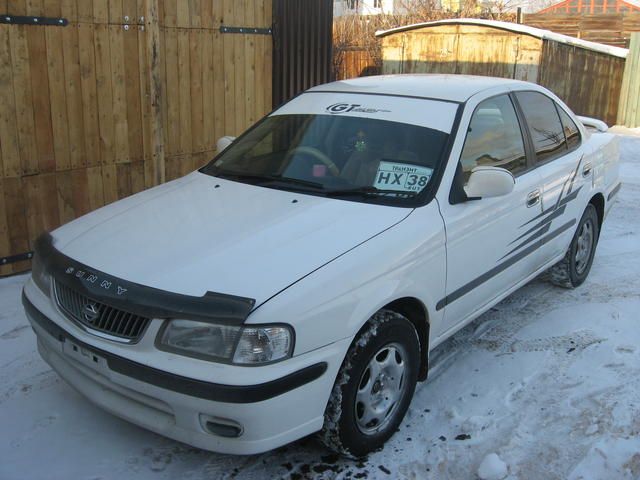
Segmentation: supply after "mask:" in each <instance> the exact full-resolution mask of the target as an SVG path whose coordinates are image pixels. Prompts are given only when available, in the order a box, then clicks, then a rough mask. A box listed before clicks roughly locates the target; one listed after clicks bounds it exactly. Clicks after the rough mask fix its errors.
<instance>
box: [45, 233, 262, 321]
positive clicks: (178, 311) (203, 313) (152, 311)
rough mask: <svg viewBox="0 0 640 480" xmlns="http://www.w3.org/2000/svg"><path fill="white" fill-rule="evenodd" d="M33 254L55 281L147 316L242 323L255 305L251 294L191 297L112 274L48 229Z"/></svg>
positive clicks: (110, 303) (122, 308) (111, 304)
mask: <svg viewBox="0 0 640 480" xmlns="http://www.w3.org/2000/svg"><path fill="white" fill-rule="evenodd" d="M35 255H36V257H37V261H39V262H40V263H41V265H42V266H43V268H45V269H46V271H47V273H49V274H50V275H51V276H52V277H53V279H54V280H55V281H56V282H58V283H61V284H64V285H66V286H67V287H69V288H71V289H73V290H75V291H77V292H78V293H81V294H82V295H85V296H86V297H89V298H91V299H93V300H96V301H99V302H101V303H105V304H108V305H110V306H112V307H115V308H119V309H121V310H125V311H127V312H131V313H135V314H137V315H142V316H145V317H148V318H185V319H192V320H209V321H215V322H216V323H224V324H228V325H241V324H243V323H244V321H245V320H246V319H247V317H248V316H249V313H250V312H251V310H252V309H253V307H254V305H255V300H254V299H252V298H245V297H238V296H235V295H226V294H223V293H215V292H207V293H205V294H204V295H203V296H202V297H194V296H191V295H183V294H180V293H175V292H168V291H165V290H160V289H158V288H153V287H148V286H145V285H140V284H138V283H134V282H130V281H128V280H124V279H121V278H117V277H114V276H112V275H109V274H107V273H104V272H101V271H99V270H96V269H95V268H92V267H90V266H88V265H84V264H83V263H80V262H78V261H76V260H74V259H72V258H70V257H68V256H66V255H65V254H63V253H62V252H60V251H59V250H58V249H56V248H55V246H54V245H53V237H52V236H51V234H49V233H45V234H43V235H41V236H40V237H39V238H38V239H37V240H36V244H35Z"/></svg>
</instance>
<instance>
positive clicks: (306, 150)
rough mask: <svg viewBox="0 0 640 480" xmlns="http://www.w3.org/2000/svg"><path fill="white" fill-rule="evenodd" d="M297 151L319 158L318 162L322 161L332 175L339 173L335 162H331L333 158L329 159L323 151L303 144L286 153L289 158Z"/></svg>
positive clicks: (335, 175)
mask: <svg viewBox="0 0 640 480" xmlns="http://www.w3.org/2000/svg"><path fill="white" fill-rule="evenodd" d="M297 153H301V154H303V155H309V156H310V157H313V158H315V159H316V160H319V161H320V162H322V163H324V164H325V165H326V166H327V168H328V169H329V172H331V175H333V176H334V177H337V176H338V175H340V169H339V168H338V166H337V165H336V164H335V163H333V160H331V159H330V158H329V157H328V156H327V155H326V154H325V153H323V152H321V151H320V150H318V149H317V148H314V147H304V146H303V147H296V148H294V149H293V150H290V151H289V154H288V155H287V157H288V158H291V157H293V156H294V155H295V154H297Z"/></svg>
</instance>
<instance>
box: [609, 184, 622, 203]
mask: <svg viewBox="0 0 640 480" xmlns="http://www.w3.org/2000/svg"><path fill="white" fill-rule="evenodd" d="M621 187H622V183H619V184H618V185H616V186H615V188H614V189H613V190H611V192H609V195H607V202H608V201H609V200H611V199H612V198H613V197H615V196H616V194H617V193H618V192H619V191H620V188H621Z"/></svg>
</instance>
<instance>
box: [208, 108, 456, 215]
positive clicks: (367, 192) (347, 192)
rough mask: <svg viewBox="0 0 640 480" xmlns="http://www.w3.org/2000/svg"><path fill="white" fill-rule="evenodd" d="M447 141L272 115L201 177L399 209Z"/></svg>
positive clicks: (347, 120)
mask: <svg viewBox="0 0 640 480" xmlns="http://www.w3.org/2000/svg"><path fill="white" fill-rule="evenodd" d="M314 98H315V97H314ZM448 137H449V134H448V133H445V132H443V131H441V130H436V129H432V128H428V127H425V126H418V125H412V124H408V123H400V122H395V121H388V120H382V119H377V118H366V117H356V116H346V115H340V114H337V115H330V114H326V115H325V114H306V113H305V114H278V115H272V116H270V117H268V118H266V119H265V120H264V121H263V122H261V123H260V124H258V125H257V126H256V127H255V128H253V129H252V130H250V131H249V132H247V133H246V134H245V135H243V136H242V137H241V138H240V139H238V141H236V142H235V143H234V144H233V145H231V146H230V147H229V148H228V149H227V150H225V151H224V152H222V154H221V155H219V156H218V157H217V158H216V159H215V160H214V161H213V162H212V163H210V164H209V165H207V166H206V167H204V168H203V169H202V170H201V171H202V172H203V173H206V174H209V175H213V176H217V177H221V178H227V179H230V180H234V181H239V182H243V183H252V184H255V185H259V186H264V187H270V188H277V189H283V190H291V191H299V192H305V193H310V194H319V195H326V196H335V197H344V198H345V199H349V200H351V199H354V200H359V201H376V199H378V200H379V198H382V197H384V199H385V203H387V202H391V203H401V202H406V201H407V199H411V198H414V197H415V196H417V195H418V194H419V193H420V192H422V191H423V190H424V189H425V188H426V186H427V185H428V184H429V182H430V181H431V179H432V178H433V177H434V176H435V172H436V171H437V169H439V168H440V165H441V163H442V157H443V154H444V150H445V147H446V144H447V139H448Z"/></svg>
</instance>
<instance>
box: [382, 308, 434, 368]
mask: <svg viewBox="0 0 640 480" xmlns="http://www.w3.org/2000/svg"><path fill="white" fill-rule="evenodd" d="M382 309H385V310H391V311H394V312H396V313H399V314H400V315H402V316H404V317H406V318H407V319H408V320H409V321H410V322H411V323H412V324H413V326H414V327H415V329H416V332H418V339H419V341H420V353H421V355H420V368H419V370H418V380H419V381H422V380H426V378H427V374H428V371H429V330H430V323H429V313H428V311H427V308H426V307H425V305H424V304H423V303H422V302H421V301H420V300H418V299H417V298H415V297H403V298H398V299H397V300H394V301H392V302H390V303H388V304H386V305H385V306H384V307H382Z"/></svg>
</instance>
